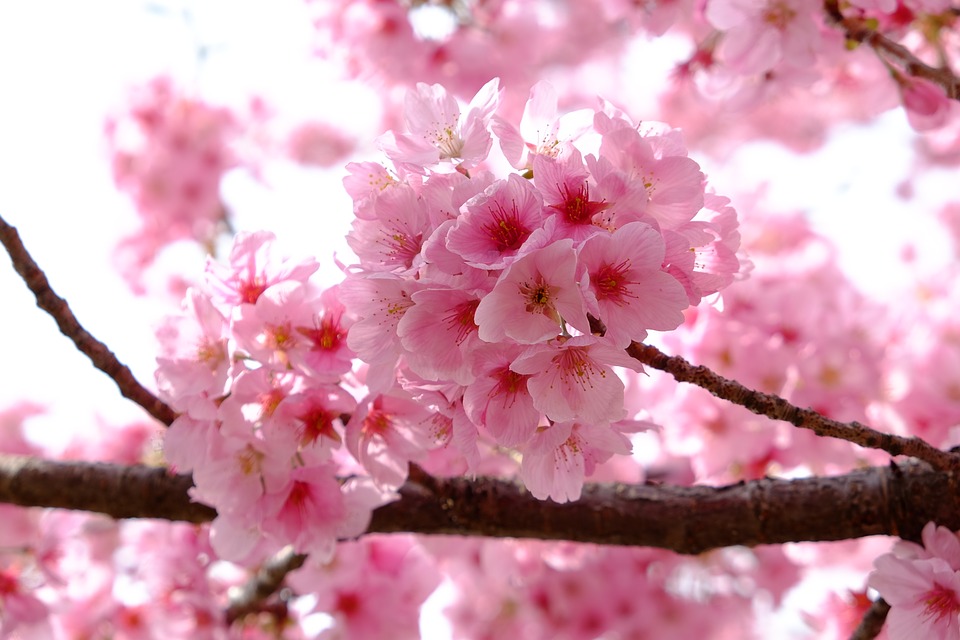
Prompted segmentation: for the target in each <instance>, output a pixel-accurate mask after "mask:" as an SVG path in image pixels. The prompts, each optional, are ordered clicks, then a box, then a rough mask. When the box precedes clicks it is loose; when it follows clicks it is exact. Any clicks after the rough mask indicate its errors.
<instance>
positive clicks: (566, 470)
mask: <svg viewBox="0 0 960 640" xmlns="http://www.w3.org/2000/svg"><path fill="white" fill-rule="evenodd" d="M631 449H632V446H631V444H630V440H628V439H627V437H626V436H625V435H623V434H622V433H620V432H619V431H616V430H614V429H612V428H611V427H610V426H608V425H602V426H599V425H597V426H594V425H589V424H587V425H584V424H581V423H579V422H557V423H556V424H553V425H550V426H548V427H540V428H538V429H537V432H536V434H535V435H534V437H533V439H532V440H531V441H530V443H529V444H528V445H527V446H525V447H524V448H523V463H522V465H521V467H520V477H521V478H522V479H523V484H524V485H525V486H526V487H527V489H529V491H530V493H531V494H533V497H534V498H537V499H538V500H546V499H547V498H551V499H552V500H553V501H554V502H560V503H563V502H567V501H572V500H579V499H580V491H581V490H582V489H583V480H584V477H585V476H589V475H590V474H591V473H592V472H593V470H594V468H595V467H596V465H597V463H600V462H604V461H605V460H607V459H609V458H610V456H612V455H613V454H615V453H617V454H621V455H627V454H629V453H630V451H631Z"/></svg>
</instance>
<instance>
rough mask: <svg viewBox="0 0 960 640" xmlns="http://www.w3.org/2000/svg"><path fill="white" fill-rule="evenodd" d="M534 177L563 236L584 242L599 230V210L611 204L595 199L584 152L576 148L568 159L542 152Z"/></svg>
mask: <svg viewBox="0 0 960 640" xmlns="http://www.w3.org/2000/svg"><path fill="white" fill-rule="evenodd" d="M533 175H534V178H533V181H534V183H536V185H537V189H539V190H540V192H541V193H543V199H544V201H545V202H546V204H547V206H548V207H549V209H550V210H551V211H549V213H552V214H553V215H554V217H555V218H557V220H558V223H557V231H558V233H559V235H561V236H562V237H567V238H573V240H574V242H576V243H580V242H582V241H583V240H585V239H586V238H588V237H590V236H591V235H593V234H594V233H596V232H597V229H598V228H599V227H600V226H601V224H602V223H601V222H600V221H598V220H597V214H599V213H600V212H602V211H603V210H604V209H606V208H607V207H608V206H609V203H608V202H605V201H603V200H591V198H590V185H589V183H588V182H587V178H588V176H589V175H590V174H589V173H588V172H587V170H586V168H585V167H584V166H583V160H582V158H581V156H580V152H579V151H577V150H576V149H573V150H572V151H571V152H570V154H569V155H568V156H567V157H566V158H565V159H555V158H551V157H548V156H544V155H539V156H537V157H536V158H534V161H533Z"/></svg>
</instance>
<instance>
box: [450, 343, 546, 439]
mask: <svg viewBox="0 0 960 640" xmlns="http://www.w3.org/2000/svg"><path fill="white" fill-rule="evenodd" d="M519 351H520V348H519V347H517V346H516V345H488V346H486V347H485V348H481V349H480V350H479V351H478V353H477V354H476V362H477V365H476V367H475V369H474V371H475V373H476V380H475V381H474V382H473V383H471V384H470V385H468V386H467V388H466V390H465V391H464V394H463V408H464V410H466V412H467V416H468V417H469V418H470V420H471V421H472V422H473V423H474V424H476V425H477V426H483V427H485V428H486V429H487V431H489V432H490V434H491V435H492V436H493V437H494V438H495V439H496V441H497V443H498V444H501V445H503V446H505V447H516V446H518V445H520V444H523V443H524V442H526V441H527V440H528V439H529V438H530V436H532V435H533V432H534V430H535V429H536V428H537V425H538V424H539V422H540V412H539V411H537V409H536V408H535V407H534V406H533V398H532V397H530V392H529V391H528V390H527V380H529V378H530V376H528V375H524V374H522V373H517V372H516V371H512V370H511V369H510V364H511V363H512V362H513V360H514V359H515V358H516V356H517V354H518V352H519Z"/></svg>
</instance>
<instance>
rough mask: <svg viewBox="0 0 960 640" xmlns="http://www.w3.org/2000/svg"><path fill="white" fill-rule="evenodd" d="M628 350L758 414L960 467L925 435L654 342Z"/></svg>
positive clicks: (951, 467)
mask: <svg viewBox="0 0 960 640" xmlns="http://www.w3.org/2000/svg"><path fill="white" fill-rule="evenodd" d="M627 353H629V354H630V355H631V356H632V357H634V358H636V359H637V360H639V361H640V362H642V363H643V364H645V365H648V366H650V367H653V368H654V369H659V370H661V371H665V372H667V373H669V374H670V375H672V376H673V377H674V378H676V380H677V381H679V382H689V383H691V384H695V385H697V386H698V387H702V388H703V389H706V390H707V391H709V392H710V393H712V394H713V395H715V396H716V397H718V398H722V399H724V400H729V401H730V402H733V403H734V404H738V405H741V406H743V407H745V408H747V409H749V410H750V411H752V412H754V413H756V414H758V415H763V416H767V417H769V418H773V419H774V420H783V421H785V422H789V423H790V424H792V425H794V426H797V427H801V428H803V429H810V430H811V431H813V432H814V433H816V434H817V435H818V436H825V437H829V438H838V439H840V440H847V441H848V442H852V443H854V444H858V445H860V446H861V447H867V448H869V449H881V450H883V451H886V452H887V453H889V454H890V455H894V456H901V455H902V456H911V457H913V458H917V459H918V460H923V461H925V462H927V463H929V464H930V465H931V466H933V468H935V469H940V470H942V471H950V472H952V471H956V470H958V469H960V458H958V457H957V456H956V455H955V454H953V453H949V452H947V451H941V450H940V449H937V448H936V447H934V446H932V445H930V444H929V443H927V442H925V441H924V440H922V439H921V438H917V437H911V438H904V437H902V436H896V435H891V434H889V433H882V432H880V431H876V430H874V429H871V428H870V427H867V426H865V425H862V424H860V423H859V422H847V423H844V422H838V421H836V420H831V419H830V418H827V417H826V416H823V415H821V414H819V413H817V412H816V411H813V410H812V409H801V408H800V407H796V406H794V405H792V404H790V403H789V402H787V401H786V400H784V399H783V398H781V397H779V396H775V395H771V394H767V393H761V392H759V391H754V390H752V389H748V388H746V387H744V386H743V385H742V384H740V383H739V382H735V381H733V380H728V379H726V378H724V377H723V376H721V375H719V374H717V373H714V372H713V371H711V370H710V369H708V368H707V367H703V366H694V365H692V364H690V363H689V362H687V361H686V360H684V359H683V358H681V357H680V356H668V355H667V354H665V353H663V352H662V351H660V350H659V349H657V348H656V347H654V346H651V345H646V344H640V343H637V342H634V343H633V344H631V345H630V347H628V349H627Z"/></svg>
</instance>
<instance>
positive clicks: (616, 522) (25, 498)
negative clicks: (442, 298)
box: [0, 455, 960, 554]
mask: <svg viewBox="0 0 960 640" xmlns="http://www.w3.org/2000/svg"><path fill="white" fill-rule="evenodd" d="M190 486H192V481H191V478H190V477H189V476H186V475H170V474H168V473H167V472H166V470H164V469H161V468H156V467H146V466H140V465H134V466H129V467H128V466H122V465H113V464H106V463H93V462H54V461H45V460H37V459H33V458H27V457H23V456H13V455H0V502H7V503H12V504H18V505H22V506H40V507H58V508H65V509H80V510H86V511H96V512H99V513H105V514H107V515H110V516H113V517H115V518H164V519H169V520H186V521H188V522H205V521H209V520H212V519H213V518H214V517H215V516H216V512H215V511H214V510H213V509H211V508H210V507H207V506H205V505H201V504H197V503H193V502H191V501H190V497H189V495H188V494H187V490H188V489H189V488H190ZM958 489H960V481H958V480H957V479H956V478H955V477H954V476H953V475H952V474H946V473H942V472H939V471H934V470H932V469H930V468H929V467H927V466H926V465H923V464H910V465H905V466H896V465H891V466H890V467H889V468H886V467H873V468H867V469H861V470H858V471H854V472H852V473H849V474H847V475H843V476H836V477H829V478H804V479H799V480H781V479H772V478H765V479H762V480H755V481H752V482H740V483H738V484H735V485H730V486H726V487H703V486H696V487H679V486H669V485H661V486H658V485H625V484H587V485H585V486H584V490H583V497H582V498H581V499H580V500H579V501H578V502H574V503H569V504H556V503H554V502H542V501H539V500H536V499H535V498H533V497H532V496H531V495H530V494H529V493H528V492H527V491H526V490H525V489H524V488H523V487H522V486H521V485H519V484H518V483H516V482H511V481H507V480H497V479H493V478H476V479H474V480H469V479H466V478H434V477H432V476H429V475H426V474H414V476H413V477H412V479H410V480H408V481H407V482H406V483H405V484H404V485H403V486H402V487H401V488H400V491H399V493H400V499H399V500H397V501H396V502H392V503H390V504H387V505H384V506H382V507H380V508H379V509H377V510H375V511H374V512H373V518H372V520H371V523H370V526H369V528H368V529H367V532H368V533H395V532H410V533H426V534H452V535H474V536H489V537H511V538H536V539H543V540H571V541H574V542H592V543H597V544H614V545H633V546H648V547H659V548H662V549H670V550H673V551H676V552H679V553H690V554H696V553H702V552H704V551H708V550H710V549H716V548H720V547H727V546H732V545H746V546H755V545H760V544H781V543H784V542H803V541H809V542H819V541H830V540H846V539H851V538H860V537H863V536H871V535H891V536H899V537H901V538H904V539H907V540H914V541H919V540H920V532H921V530H922V528H923V525H924V524H926V523H927V522H929V521H931V520H933V521H935V522H937V523H938V524H941V525H943V526H946V527H949V528H951V529H954V530H957V529H960V491H958Z"/></svg>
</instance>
